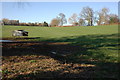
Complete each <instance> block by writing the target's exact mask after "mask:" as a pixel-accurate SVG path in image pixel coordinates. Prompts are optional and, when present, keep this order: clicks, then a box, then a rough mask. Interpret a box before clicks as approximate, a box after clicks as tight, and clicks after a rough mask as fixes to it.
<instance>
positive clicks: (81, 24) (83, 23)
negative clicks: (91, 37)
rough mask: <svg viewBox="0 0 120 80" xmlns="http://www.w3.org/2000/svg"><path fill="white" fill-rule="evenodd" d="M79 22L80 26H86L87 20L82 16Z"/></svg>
mask: <svg viewBox="0 0 120 80" xmlns="http://www.w3.org/2000/svg"><path fill="white" fill-rule="evenodd" d="M78 24H79V26H84V25H85V20H84V19H82V18H80V19H79V22H78Z"/></svg>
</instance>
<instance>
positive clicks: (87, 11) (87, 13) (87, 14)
mask: <svg viewBox="0 0 120 80" xmlns="http://www.w3.org/2000/svg"><path fill="white" fill-rule="evenodd" d="M93 14H94V12H93V9H92V8H90V7H88V6H87V7H83V9H82V11H81V13H80V16H81V17H82V18H83V19H85V20H87V21H88V25H90V26H92V25H93V19H94V16H93Z"/></svg>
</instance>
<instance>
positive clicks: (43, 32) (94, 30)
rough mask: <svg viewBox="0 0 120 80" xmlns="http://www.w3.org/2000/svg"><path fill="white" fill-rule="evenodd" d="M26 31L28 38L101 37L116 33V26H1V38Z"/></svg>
mask: <svg viewBox="0 0 120 80" xmlns="http://www.w3.org/2000/svg"><path fill="white" fill-rule="evenodd" d="M19 29H20V30H21V29H22V30H26V31H28V32H29V37H44V38H62V37H70V36H82V35H93V34H95V35H102V34H105V35H106V34H114V33H118V25H107V26H84V27H83V26H81V27H39V26H3V27H2V36H3V38H6V37H12V31H13V30H19Z"/></svg>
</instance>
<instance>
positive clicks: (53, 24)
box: [50, 18, 60, 26]
mask: <svg viewBox="0 0 120 80" xmlns="http://www.w3.org/2000/svg"><path fill="white" fill-rule="evenodd" d="M59 23H60V21H59V19H58V18H54V19H52V20H51V23H50V25H51V26H58V25H59Z"/></svg>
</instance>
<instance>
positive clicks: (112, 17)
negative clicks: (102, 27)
mask: <svg viewBox="0 0 120 80" xmlns="http://www.w3.org/2000/svg"><path fill="white" fill-rule="evenodd" d="M118 22H119V19H118V16H117V15H116V14H110V15H109V23H110V24H111V23H118Z"/></svg>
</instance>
